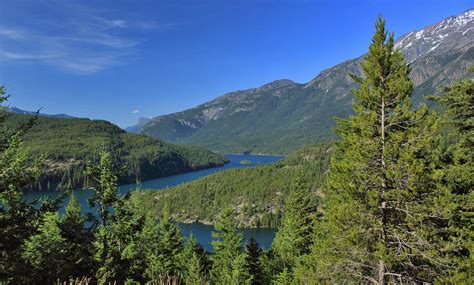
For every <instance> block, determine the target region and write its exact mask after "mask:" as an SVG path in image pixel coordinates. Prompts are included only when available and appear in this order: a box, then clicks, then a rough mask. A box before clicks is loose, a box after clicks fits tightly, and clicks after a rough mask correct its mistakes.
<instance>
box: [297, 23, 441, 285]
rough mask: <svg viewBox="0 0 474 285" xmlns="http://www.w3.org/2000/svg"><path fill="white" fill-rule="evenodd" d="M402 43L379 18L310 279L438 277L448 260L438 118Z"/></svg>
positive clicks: (333, 169) (343, 125) (338, 154)
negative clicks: (416, 88) (420, 95)
mask: <svg viewBox="0 0 474 285" xmlns="http://www.w3.org/2000/svg"><path fill="white" fill-rule="evenodd" d="M393 46H394V40H393V34H390V35H388V32H387V31H386V30H385V22H384V21H383V20H382V19H381V18H379V19H378V20H377V23H376V32H375V34H374V36H373V39H372V44H371V45H370V47H369V53H368V54H367V55H366V56H365V58H364V62H363V63H362V69H363V71H364V77H363V78H359V77H354V78H355V80H356V81H357V82H358V83H359V84H360V88H359V89H357V90H356V91H355V93H354V95H355V97H356V98H357V100H356V101H355V102H354V104H353V108H354V111H355V114H356V115H354V116H352V117H350V118H349V119H348V120H342V119H338V121H337V128H336V132H337V134H338V135H339V136H340V137H341V141H340V142H338V143H337V147H336V150H335V152H334V155H333V157H332V159H331V166H330V173H329V176H328V183H327V189H326V195H327V196H326V197H327V199H326V201H325V209H324V213H325V217H324V221H323V222H322V223H321V224H320V225H318V226H317V228H316V230H315V232H316V233H317V234H316V239H315V243H314V246H313V253H312V255H311V256H309V257H308V258H306V265H305V266H303V268H299V269H297V270H296V271H297V272H298V274H299V275H298V276H297V277H298V278H299V279H300V280H301V282H304V281H305V280H306V281H307V280H314V279H317V280H319V281H320V282H323V281H325V282H347V281H349V282H356V283H357V282H367V281H369V282H376V283H378V284H385V283H386V282H390V283H391V282H433V280H434V278H436V277H437V276H439V274H442V273H443V270H445V269H446V268H447V267H446V265H447V264H446V262H445V260H443V258H441V256H440V248H439V247H437V244H436V243H435V242H434V241H433V240H432V234H433V233H434V232H438V231H440V230H443V229H442V226H441V225H440V224H439V223H438V221H437V217H436V215H433V211H434V210H435V209H436V204H435V197H436V196H437V195H438V193H437V192H436V191H434V187H433V185H434V182H433V179H432V175H433V172H434V170H433V165H434V164H433V160H434V159H435V158H434V153H433V152H432V150H433V149H436V148H437V145H438V143H439V142H438V140H437V139H436V136H435V134H436V131H437V125H438V122H437V120H436V118H434V117H433V116H431V115H429V114H428V113H427V108H426V106H421V107H419V108H416V109H413V108H412V105H411V102H410V94H411V91H412V82H411V81H410V79H409V78H408V74H409V68H408V66H407V64H406V61H405V57H404V56H403V55H402V54H401V53H400V52H399V51H398V50H395V51H394V50H393ZM434 260H436V262H433V261H434Z"/></svg>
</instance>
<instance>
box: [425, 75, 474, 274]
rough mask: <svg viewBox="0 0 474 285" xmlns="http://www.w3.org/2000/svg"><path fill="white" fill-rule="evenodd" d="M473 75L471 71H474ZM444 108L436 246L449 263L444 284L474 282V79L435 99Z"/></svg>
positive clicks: (438, 175) (454, 85)
mask: <svg viewBox="0 0 474 285" xmlns="http://www.w3.org/2000/svg"><path fill="white" fill-rule="evenodd" d="M473 72H474V70H473ZM435 99H437V100H438V101H439V102H440V103H442V104H443V106H444V107H445V108H446V111H445V114H444V117H443V123H444V126H445V128H446V129H448V130H449V132H448V136H447V137H445V136H443V138H444V139H445V144H444V145H446V148H444V149H443V150H442V151H441V152H440V160H439V163H440V167H439V169H438V171H437V172H436V173H435V177H436V180H437V187H438V188H439V189H440V191H439V192H440V193H442V195H441V196H440V197H439V198H438V199H437V201H436V204H437V206H438V207H437V208H436V209H437V210H436V211H435V213H433V215H436V216H438V217H442V219H440V220H442V221H443V223H444V224H445V228H446V229H445V231H443V232H440V234H439V235H438V241H439V243H440V245H439V247H441V248H443V249H444V252H445V257H447V258H448V260H449V261H450V264H451V269H450V270H449V275H448V276H444V277H442V278H440V279H441V280H442V282H447V283H463V282H466V283H473V282H474V275H473V269H474V258H473V251H474V250H473V248H474V226H473V225H474V223H473V222H472V221H473V219H474V215H473V213H474V194H473V193H474V191H473V190H474V108H473V106H474V80H473V79H470V78H467V79H464V80H462V81H459V82H456V83H454V84H453V85H452V86H451V87H450V88H447V89H446V90H444V92H442V96H439V97H435Z"/></svg>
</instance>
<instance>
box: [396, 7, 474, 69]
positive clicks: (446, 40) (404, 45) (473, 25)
mask: <svg viewBox="0 0 474 285" xmlns="http://www.w3.org/2000/svg"><path fill="white" fill-rule="evenodd" d="M473 38H474V9H470V10H468V11H466V12H464V13H462V14H460V15H457V16H451V17H448V18H446V19H444V20H443V21H441V22H439V23H436V24H434V25H431V26H428V27H426V28H424V29H421V30H417V31H413V32H410V33H408V34H405V35H403V36H401V37H400V38H399V39H398V40H397V42H396V44H395V48H398V49H400V50H401V51H403V52H405V53H406V55H407V60H408V62H413V61H415V60H416V59H418V58H420V57H422V56H425V55H427V54H429V53H434V52H436V53H442V52H446V51H449V50H453V49H459V48H466V47H471V46H472V45H473V40H472V39H473Z"/></svg>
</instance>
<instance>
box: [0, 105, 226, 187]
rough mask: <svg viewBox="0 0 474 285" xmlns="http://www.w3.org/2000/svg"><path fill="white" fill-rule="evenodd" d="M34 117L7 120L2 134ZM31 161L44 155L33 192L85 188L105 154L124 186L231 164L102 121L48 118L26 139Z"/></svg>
mask: <svg viewBox="0 0 474 285" xmlns="http://www.w3.org/2000/svg"><path fill="white" fill-rule="evenodd" d="M33 117H34V116H32V115H19V114H8V116H7V119H6V122H5V124H4V126H3V128H5V129H7V130H9V129H15V128H16V127H17V126H20V125H22V124H24V123H25V122H27V121H28V120H30V119H31V118H33ZM23 139H24V144H25V148H26V149H27V151H28V154H29V155H30V156H31V157H32V158H38V157H40V156H42V155H45V160H44V161H43V162H44V164H45V168H46V169H45V171H44V172H43V173H42V174H41V178H40V179H39V182H38V183H36V184H34V185H32V188H33V189H54V188H55V187H56V186H59V189H65V188H85V187H88V186H90V182H89V181H88V180H87V176H86V175H85V173H84V169H85V165H86V162H87V161H88V160H96V159H97V157H98V154H99V153H100V151H102V150H107V151H109V152H110V153H111V155H112V156H113V158H114V160H115V161H116V162H117V164H118V165H119V166H120V167H122V168H123V171H122V173H121V175H120V177H119V182H120V183H134V182H135V181H136V180H137V179H139V180H147V179H152V178H158V177H163V176H169V175H173V174H178V173H182V172H187V171H193V170H197V169H202V168H207V167H213V166H218V165H223V164H224V163H226V162H227V159H226V158H224V157H223V156H221V155H219V154H216V153H213V152H211V151H208V150H205V149H202V148H199V147H193V146H178V145H173V144H169V143H166V142H163V141H162V140H159V139H154V138H150V137H147V136H144V135H136V134H130V133H127V132H125V131H124V130H122V129H120V128H119V127H117V126H116V125H114V124H112V123H110V122H107V121H102V120H89V119H76V118H48V117H44V116H39V117H37V118H36V123H35V125H34V126H33V127H32V128H31V129H30V130H29V131H28V132H27V133H26V134H25V136H24V138H23Z"/></svg>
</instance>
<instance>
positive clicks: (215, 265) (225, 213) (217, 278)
mask: <svg viewBox="0 0 474 285" xmlns="http://www.w3.org/2000/svg"><path fill="white" fill-rule="evenodd" d="M214 227H215V229H216V231H215V232H213V233H212V237H213V238H214V240H213V241H212V246H213V249H214V252H213V254H212V257H211V260H212V270H211V280H212V282H213V283H215V284H250V283H251V277H250V276H249V275H248V273H247V272H246V270H245V259H246V254H245V253H243V252H242V249H241V243H242V234H241V233H238V232H237V228H236V222H235V219H234V213H233V211H232V210H231V209H228V208H226V209H223V210H222V212H221V214H220V215H219V217H218V219H217V221H216V224H215V225H214Z"/></svg>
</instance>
